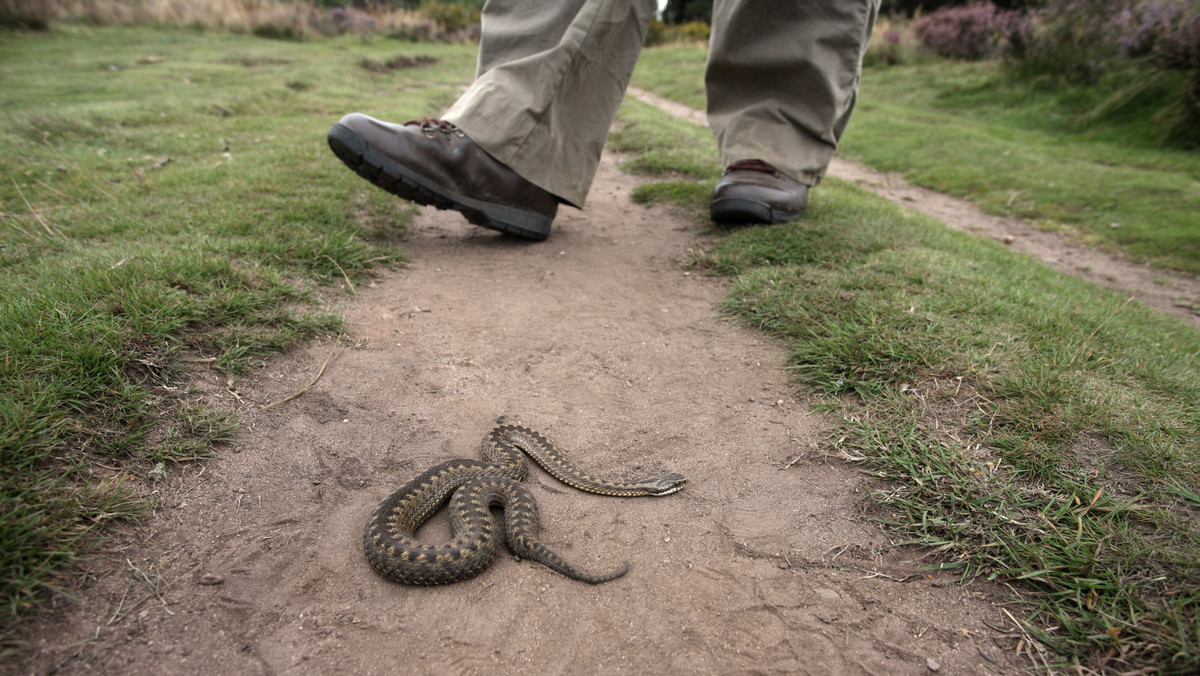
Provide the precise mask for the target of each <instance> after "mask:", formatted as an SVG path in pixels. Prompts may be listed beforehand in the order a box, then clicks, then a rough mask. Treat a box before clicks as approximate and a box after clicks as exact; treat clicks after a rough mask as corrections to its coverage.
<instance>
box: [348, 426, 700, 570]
mask: <svg viewBox="0 0 1200 676" xmlns="http://www.w3.org/2000/svg"><path fill="white" fill-rule="evenodd" d="M481 447H482V452H483V458H484V459H483V460H472V459H469V458H456V459H454V460H448V461H446V462H443V463H440V464H438V465H434V466H433V467H430V468H429V469H427V470H425V471H424V472H422V473H421V474H419V475H417V476H416V477H415V478H413V479H412V480H411V481H409V482H408V483H406V484H404V485H403V486H401V487H400V488H399V489H398V490H396V491H395V492H394V493H392V494H391V495H389V496H388V497H387V498H386V499H385V500H384V501H383V502H381V503H380V504H379V506H378V507H377V508H376V509H375V511H374V512H373V513H372V514H371V517H370V519H368V520H367V525H366V528H364V530H363V549H364V551H365V552H366V556H367V560H368V561H369V562H370V564H371V566H372V567H373V568H374V569H375V570H376V571H377V572H378V573H379V574H381V575H382V576H383V577H385V578H387V579H388V580H392V581H394V582H401V583H404V584H412V585H439V584H450V583H453V582H459V581H462V580H466V579H468V578H470V577H473V576H475V575H477V574H479V573H480V572H482V571H483V570H484V569H486V568H487V567H488V566H489V565H491V563H492V561H493V560H494V559H495V557H496V554H497V552H498V551H499V546H500V540H501V539H502V538H501V532H500V529H499V528H498V527H497V524H496V521H495V519H494V518H493V517H492V514H491V509H490V508H491V507H492V506H499V507H502V508H503V509H504V538H503V539H504V540H505V541H506V542H507V543H508V547H509V549H510V550H511V551H512V552H513V554H515V555H516V556H517V557H518V558H521V559H528V560H530V561H536V562H538V563H541V564H542V565H545V566H547V567H549V568H550V569H552V570H555V571H557V572H559V573H562V574H563V575H566V576H567V577H569V578H572V579H575V580H580V581H582V582H588V583H591V584H599V583H601V582H608V581H611V580H615V579H617V578H619V577H621V576H622V575H624V574H625V573H626V572H627V571H628V570H629V562H628V561H626V562H625V563H624V564H623V565H622V566H621V567H620V568H617V569H615V570H611V571H608V572H602V573H594V572H587V571H584V570H581V569H580V568H578V567H576V566H574V565H572V564H570V563H568V562H567V561H566V560H565V559H563V558H562V557H561V556H559V555H558V554H556V553H555V552H553V551H552V550H551V549H549V548H548V547H546V546H545V545H544V544H542V543H541V542H539V541H538V507H537V501H536V500H535V499H534V497H533V494H532V493H530V492H529V489H527V488H525V486H524V485H522V484H521V480H522V479H523V478H524V477H525V462H524V460H523V456H524V455H528V456H529V457H531V458H533V460H534V461H535V462H536V463H537V464H538V465H540V466H541V467H542V468H543V469H545V470H546V471H547V472H548V473H549V474H550V475H551V476H553V477H554V478H556V479H558V480H559V481H561V482H563V483H565V484H567V485H568V486H571V487H573V488H576V489H579V490H582V491H586V492H589V493H596V494H599V495H611V496H617V497H635V496H660V495H669V494H671V493H674V492H676V491H678V490H679V489H681V488H683V485H684V483H685V482H686V481H687V480H686V479H685V478H684V477H683V475H681V474H664V475H662V476H656V477H650V478H647V479H642V480H640V481H610V480H608V479H601V478H598V477H595V476H593V475H591V474H588V473H587V472H584V471H583V470H581V469H579V468H578V467H576V466H575V464H574V463H572V462H571V461H569V460H568V459H567V458H566V455H565V453H566V452H565V451H564V450H563V449H560V448H558V447H557V446H555V445H554V444H553V443H552V442H551V441H550V440H549V439H547V438H546V437H545V436H543V435H542V434H541V433H539V432H537V431H534V430H532V429H530V428H528V427H524V426H521V425H498V426H496V427H494V428H492V429H491V430H489V431H488V433H487V434H486V435H484V438H483V442H482V443H481ZM447 500H448V501H449V503H450V506H449V510H450V528H451V531H452V533H453V536H452V539H451V541H450V542H445V543H438V544H431V543H426V542H421V541H420V540H418V539H417V538H416V532H417V529H418V528H420V527H421V524H423V523H425V522H426V521H427V520H429V518H430V517H431V516H433V515H434V514H435V513H436V512H437V511H438V510H439V509H441V507H442V506H443V505H444V504H446V502H447Z"/></svg>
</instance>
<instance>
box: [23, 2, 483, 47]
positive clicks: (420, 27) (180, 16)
mask: <svg viewBox="0 0 1200 676" xmlns="http://www.w3.org/2000/svg"><path fill="white" fill-rule="evenodd" d="M0 18H9V19H11V18H17V19H23V20H24V22H23V23H24V25H30V24H31V21H30V20H32V25H39V24H40V25H47V24H54V23H60V22H84V23H88V24H92V25H97V26H129V25H142V24H162V25H174V26H194V27H198V28H206V29H219V30H228V31H231V32H234V33H253V34H255V35H261V36H263V37H272V38H282V39H292V40H304V39H310V38H314V37H319V36H327V37H328V36H333V35H342V34H346V33H361V34H363V35H364V36H366V35H372V34H385V35H392V36H398V37H407V38H411V39H413V40H429V41H462V40H469V39H473V38H476V37H477V36H478V32H477V31H478V27H477V25H470V26H467V27H465V28H464V27H462V26H458V25H455V26H447V25H444V22H442V21H440V20H439V19H440V18H441V17H440V16H438V15H436V14H434V13H430V12H426V11H422V10H414V11H407V10H390V9H387V8H382V7H380V8H370V9H352V8H340V7H339V8H332V9H326V8H321V7H316V6H314V5H312V4H310V3H308V2H303V1H298V2H284V1H283V0H127V1H125V2H122V1H120V0H0ZM14 25H22V23H21V22H16V23H15V24H14Z"/></svg>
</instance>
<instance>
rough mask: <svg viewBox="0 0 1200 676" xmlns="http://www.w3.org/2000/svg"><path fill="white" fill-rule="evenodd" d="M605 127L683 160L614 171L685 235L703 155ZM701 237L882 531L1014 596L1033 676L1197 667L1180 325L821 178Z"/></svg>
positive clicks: (737, 307) (707, 150) (1191, 417)
mask: <svg viewBox="0 0 1200 676" xmlns="http://www.w3.org/2000/svg"><path fill="white" fill-rule="evenodd" d="M621 118H622V128H621V129H620V130H619V131H618V132H617V133H616V134H615V137H614V143H615V144H616V145H618V146H619V147H622V148H624V149H626V150H627V151H628V152H632V153H645V154H646V155H648V156H650V157H656V158H661V157H663V155H664V153H669V152H673V151H671V150H670V149H678V148H687V149H688V150H687V153H688V154H687V155H686V156H682V157H681V167H680V168H679V170H678V171H672V170H671V168H670V167H669V166H666V167H661V166H660V165H661V162H659V161H655V162H644V161H641V160H639V159H637V157H636V156H635V157H634V158H632V159H630V160H628V161H627V162H626V166H627V167H628V168H630V169H631V170H635V171H641V172H643V173H650V174H654V175H659V176H660V177H661V178H662V179H663V180H662V181H661V182H658V183H650V184H648V185H645V186H643V187H641V188H640V189H639V190H638V191H637V192H636V193H635V199H637V200H639V201H643V202H651V203H653V202H665V203H668V204H670V205H672V206H673V208H676V209H679V210H681V211H682V212H683V213H685V214H692V215H693V216H694V217H695V218H696V220H697V221H699V222H706V221H707V213H706V209H705V207H706V206H707V201H708V198H709V194H710V191H711V189H712V185H713V180H714V176H712V175H708V176H700V177H699V178H695V179H690V178H686V176H690V175H693V171H692V169H691V168H690V167H691V166H692V165H693V164H695V163H696V162H697V161H698V158H701V157H703V156H706V155H707V156H708V157H709V158H710V160H711V161H713V162H716V158H717V154H716V150H715V147H714V145H715V144H713V142H712V141H711V140H708V141H706V142H705V143H704V145H703V146H698V145H697V140H696V138H695V136H694V129H693V128H691V127H688V126H687V125H686V123H683V122H679V121H673V120H671V119H669V118H668V117H667V116H666V115H665V114H663V113H660V112H658V111H656V110H653V109H650V108H648V107H646V106H642V105H640V104H635V103H627V104H626V105H625V107H624V108H623V109H622V114H621ZM721 232H722V233H723V234H722V235H721V236H720V237H719V238H718V240H717V243H716V244H715V245H714V246H713V247H712V248H711V249H710V250H708V251H706V252H703V253H702V254H701V255H700V256H699V259H698V260H699V263H700V264H701V265H704V266H707V267H709V268H711V269H712V270H714V271H715V272H718V273H720V274H725V275H730V276H732V289H731V293H730V296H729V298H728V301H727V309H728V311H729V312H730V313H731V314H733V315H736V316H738V317H740V318H742V319H743V320H744V321H746V322H748V323H750V324H752V325H754V326H757V327H760V328H762V329H764V330H766V331H768V332H769V333H771V334H772V335H776V336H779V337H780V338H782V339H783V340H784V341H785V342H786V344H787V346H788V350H789V359H788V368H789V369H790V370H791V372H792V373H793V374H794V375H795V378H796V379H797V381H798V382H799V383H802V384H803V386H804V389H806V390H808V391H809V392H811V393H812V398H813V402H814V406H815V407H816V408H817V409H819V410H822V411H825V412H827V413H829V414H831V415H832V417H833V418H834V419H835V421H836V422H835V423H834V428H835V429H834V430H833V431H832V432H831V434H830V437H829V443H830V446H831V447H832V448H834V449H836V450H839V451H840V452H841V453H842V454H843V455H844V456H845V457H847V458H849V459H851V460H852V461H856V462H862V463H865V464H866V465H867V466H869V467H870V468H871V471H872V473H873V474H874V475H875V476H877V477H879V478H881V479H884V480H886V481H887V483H886V486H885V487H884V488H881V489H880V490H878V491H876V492H875V493H874V494H873V498H874V499H875V501H876V502H877V504H878V505H879V506H878V516H879V518H880V519H881V520H883V521H884V522H885V523H886V524H887V525H888V526H889V527H890V528H892V529H893V530H894V531H895V532H897V533H898V534H900V535H901V539H902V540H903V541H905V542H908V543H911V544H917V545H922V546H926V547H931V548H934V550H935V553H936V554H937V556H931V557H930V559H929V560H930V561H931V563H932V565H933V566H934V567H936V568H941V569H946V570H951V571H956V572H958V573H960V574H961V576H962V579H963V580H964V581H969V580H972V579H974V578H975V577H977V576H980V575H984V576H988V577H992V578H995V579H999V580H1003V581H1005V582H1007V583H1008V584H1010V585H1013V586H1014V588H1015V589H1017V590H1018V591H1019V593H1020V596H1021V598H1022V599H1023V600H1024V602H1025V603H1024V604H1023V606H1017V605H1014V606H1012V612H1013V613H1014V617H1015V618H1016V619H1017V620H1018V621H1019V622H1020V630H1021V631H1023V632H1025V633H1026V634H1027V635H1029V636H1032V637H1034V638H1036V639H1037V640H1038V641H1039V642H1040V643H1041V644H1042V645H1045V646H1047V647H1048V648H1049V650H1050V651H1051V652H1047V653H1045V654H1042V655H1037V654H1036V653H1035V662H1036V663H1037V664H1039V665H1042V666H1045V665H1046V664H1057V665H1063V666H1068V665H1072V664H1076V663H1077V664H1082V665H1084V666H1089V667H1092V668H1097V669H1103V670H1108V671H1112V672H1124V671H1132V670H1135V669H1139V668H1143V667H1154V668H1158V669H1161V670H1162V671H1163V672H1166V673H1170V672H1178V673H1184V672H1192V671H1194V670H1196V669H1198V668H1200V613H1198V612H1197V611H1198V609H1200V529H1197V526H1196V524H1197V520H1196V517H1197V514H1198V513H1200V512H1198V510H1200V490H1198V488H1200V333H1198V332H1196V331H1195V330H1194V329H1192V328H1190V327H1189V326H1187V325H1185V324H1183V323H1182V322H1180V321H1178V320H1176V319H1173V318H1169V317H1165V316H1163V315H1160V314H1157V313H1155V312H1153V311H1151V310H1149V309H1147V308H1144V307H1142V306H1140V305H1137V304H1133V303H1130V302H1128V301H1127V300H1126V299H1124V298H1122V297H1120V296H1118V295H1116V294H1114V293H1111V292H1109V291H1106V290H1102V289H1099V288H1097V287H1094V286H1091V285H1089V284H1087V283H1085V282H1083V281H1081V280H1079V279H1076V278H1073V277H1069V276H1065V275H1062V274H1060V273H1057V272H1055V271H1053V270H1052V269H1050V268H1048V267H1047V266H1044V265H1042V264H1040V263H1037V262H1034V261H1032V260H1031V259H1029V258H1027V257H1024V256H1019V255H1014V254H1012V253H1011V252H1009V251H1008V250H1006V249H1005V248H1004V247H1002V246H1000V245H998V244H996V243H994V242H991V241H990V240H980V239H978V238H974V237H972V236H970V235H967V234H964V233H961V232H956V231H953V230H950V229H949V228H947V227H946V226H945V225H943V224H941V223H939V222H937V221H934V220H932V219H929V218H926V217H923V216H919V215H916V214H913V213H911V212H907V211H904V210H901V209H899V208H897V207H895V206H894V205H892V204H890V203H888V202H886V201H885V200H883V199H882V198H879V197H876V196H875V195H873V194H872V193H869V192H868V191H865V190H863V189H861V188H858V187H855V186H852V185H849V184H846V183H844V182H841V181H837V180H832V179H831V180H828V181H827V182H826V183H825V184H823V185H822V187H821V189H820V190H817V191H814V193H813V196H812V204H811V206H810V208H809V211H808V212H806V215H805V216H804V218H803V219H801V221H799V222H797V223H793V224H788V225H784V226H776V227H746V228H740V229H739V228H733V229H726V230H723V231H721ZM1021 608H1023V610H1021V611H1020V612H1018V609H1021ZM1014 643H1015V642H1014Z"/></svg>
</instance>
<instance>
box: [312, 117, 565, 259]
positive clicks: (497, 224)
mask: <svg viewBox="0 0 1200 676" xmlns="http://www.w3.org/2000/svg"><path fill="white" fill-rule="evenodd" d="M329 148H330V149H331V150H333V154H334V155H337V157H338V159H340V160H341V161H342V162H343V163H344V164H345V165H346V166H347V167H350V168H351V169H352V170H354V173H356V174H358V175H359V176H362V177H363V178H365V179H367V180H368V181H370V182H371V183H373V184H375V185H376V186H378V187H380V188H383V189H384V190H386V191H388V192H390V193H392V194H393V195H395V196H397V197H399V198H401V199H405V200H408V201H410V202H416V203H417V204H420V205H422V206H431V207H435V208H438V209H450V210H453V211H457V212H459V213H461V214H462V215H463V216H465V217H466V219H467V221H469V222H470V223H473V224H474V225H478V226H481V227H484V228H490V229H492V230H499V231H500V232H503V233H507V234H509V235H515V236H517V237H522V238H524V239H531V240H535V241H539V242H540V241H542V240H545V239H546V238H547V237H549V236H550V224H551V223H552V222H553V219H550V218H546V217H545V216H543V215H541V214H538V213H534V212H530V211H522V210H520V209H514V208H512V207H509V206H505V205H503V204H495V203H492V202H483V201H480V200H477V199H472V198H470V197H467V196H466V195H460V194H458V193H456V192H454V191H451V190H447V189H445V188H443V187H441V186H440V185H438V184H436V183H434V182H433V181H430V180H429V179H427V178H425V177H424V176H422V175H420V174H418V173H416V172H415V171H412V170H410V169H408V168H407V167H405V166H404V165H402V164H399V163H398V162H396V161H394V160H392V159H391V158H389V157H387V156H386V155H383V154H382V153H380V152H378V151H377V150H375V149H374V148H372V147H370V146H369V145H368V144H367V142H366V140H365V139H363V137H362V136H360V135H359V134H358V132H356V131H354V130H353V129H351V128H350V127H347V126H346V125H344V124H340V123H339V124H335V125H333V128H332V129H330V130H329Z"/></svg>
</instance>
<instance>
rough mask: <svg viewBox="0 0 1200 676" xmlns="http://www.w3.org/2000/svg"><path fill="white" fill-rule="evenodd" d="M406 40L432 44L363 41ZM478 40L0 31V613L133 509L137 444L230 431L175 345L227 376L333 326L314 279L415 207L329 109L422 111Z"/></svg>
mask: <svg viewBox="0 0 1200 676" xmlns="http://www.w3.org/2000/svg"><path fill="white" fill-rule="evenodd" d="M401 54H409V55H417V54H420V55H428V56H432V57H434V58H436V59H437V62H436V63H433V64H427V65H422V66H421V67H419V68H410V69H400V70H392V71H388V72H372V71H371V70H369V69H367V68H365V67H363V66H362V65H361V62H362V61H363V60H364V59H372V60H374V61H376V62H380V63H386V62H387V61H388V60H390V59H392V58H393V57H395V56H398V55H401ZM474 59H475V54H474V49H473V48H472V47H469V46H449V45H441V46H437V45H427V44H426V45H415V44H411V43H399V42H394V41H389V40H384V39H379V40H375V41H373V42H369V43H368V42H364V41H362V40H361V39H359V38H353V39H351V38H345V39H338V40H327V41H313V42H308V43H303V44H299V43H293V42H279V41H272V40H264V39H259V38H255V37H250V36H235V35H229V34H224V33H217V32H203V31H197V30H188V29H165V28H119V29H118V28H112V29H91V28H84V27H78V26H70V25H66V26H63V27H60V28H56V29H55V30H53V31H51V32H48V33H40V34H16V33H10V32H2V31H0V177H2V180H0V271H2V272H0V298H2V299H3V301H2V303H0V416H2V419H3V427H2V431H0V587H2V590H0V635H2V634H3V633H4V631H3V629H4V628H5V627H10V626H11V624H12V623H13V622H14V621H16V620H17V619H18V618H19V617H20V616H22V615H23V614H25V613H27V612H30V611H32V610H35V609H36V608H38V607H39V605H40V604H41V603H42V602H43V601H44V599H45V598H46V594H47V592H48V590H50V589H52V588H53V587H54V586H55V580H56V576H57V575H59V574H61V573H60V572H61V570H62V568H63V567H64V566H69V565H71V564H72V563H73V562H74V561H75V560H76V559H77V557H78V556H79V555H80V554H81V553H82V552H86V551H87V550H88V549H89V548H90V547H91V546H93V545H94V543H96V542H97V541H98V538H97V536H98V535H99V534H101V533H102V532H103V530H104V528H105V527H106V526H107V525H108V524H110V523H112V522H113V521H119V520H121V519H127V518H136V517H137V516H138V515H139V514H140V513H141V511H142V510H143V509H144V506H145V504H146V503H145V498H144V497H143V496H147V495H149V493H150V490H149V488H148V485H149V483H150V479H149V478H148V473H149V470H150V468H152V467H154V465H155V464H156V463H160V462H161V463H172V462H184V461H188V460H194V459H199V458H205V457H210V456H212V455H213V453H214V449H215V448H217V447H218V445H219V444H220V443H222V442H224V441H228V440H230V439H232V438H233V433H234V432H233V430H234V424H235V421H234V420H233V419H231V418H230V417H229V416H227V415H225V414H223V413H220V412H217V411H214V410H212V409H209V408H206V407H204V406H203V405H200V404H195V403H193V402H194V400H195V399H196V397H194V396H192V397H188V396H186V395H187V387H186V384H187V383H188V382H189V379H190V378H192V377H194V376H193V375H192V374H191V373H189V368H191V369H195V368H197V367H199V368H211V369H216V370H218V371H219V372H220V373H221V374H223V375H224V376H225V377H228V378H230V379H232V378H235V377H236V376H237V374H239V373H242V372H244V371H245V370H246V369H247V368H251V367H253V366H254V365H255V364H259V363H261V360H262V359H263V358H264V357H265V356H267V355H270V354H274V353H277V352H279V351H280V350H282V349H285V348H287V347H288V346H290V345H294V344H296V343H297V342H298V341H301V340H304V339H306V338H309V337H312V336H315V335H320V334H332V333H336V332H338V331H339V330H340V320H339V318H338V317H337V316H335V315H334V314H332V313H331V312H330V311H329V309H328V302H329V301H330V300H336V299H337V298H339V297H345V295H346V294H348V293H349V292H350V291H351V289H352V287H351V285H352V284H354V283H356V282H357V281H359V280H362V279H364V278H366V277H369V276H370V275H371V274H372V271H373V270H376V269H378V268H379V267H380V266H384V265H389V264H393V263H396V262H398V261H400V260H401V253H400V251H399V250H398V248H397V246H396V240H397V237H398V236H399V235H400V234H401V233H402V232H403V228H404V226H405V223H406V222H407V219H408V216H409V214H410V213H411V211H410V209H409V208H408V207H406V206H404V205H403V203H402V202H400V201H399V200H395V199H394V198H391V197H389V196H388V195H386V194H385V193H383V192H382V191H379V190H375V189H373V188H371V187H370V186H368V185H367V184H365V183H363V182H362V181H361V180H360V179H358V178H357V177H355V176H354V175H353V174H352V173H351V172H349V171H347V170H346V169H345V168H344V167H343V166H342V165H341V163H340V162H338V161H337V160H336V158H334V157H333V155H332V153H330V152H329V149H328V146H327V145H326V142H325V133H326V132H327V131H328V129H329V126H330V125H331V124H332V123H333V122H335V121H337V119H338V118H339V117H340V116H341V115H342V114H344V113H346V112H350V111H353V110H361V111H364V112H371V113H374V114H377V115H379V116H380V117H385V118H389V119H398V120H400V121H403V120H406V119H410V118H413V117H418V118H419V117H421V116H423V115H430V114H433V113H435V112H436V111H437V110H439V109H440V108H441V107H442V106H444V105H445V104H446V103H448V102H449V101H451V100H453V97H454V96H455V88H456V87H457V86H458V85H459V84H461V83H462V82H465V81H468V80H469V79H470V77H471V74H472V71H473V66H474ZM197 365H200V366H197ZM168 467H169V465H168ZM168 471H169V470H168Z"/></svg>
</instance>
